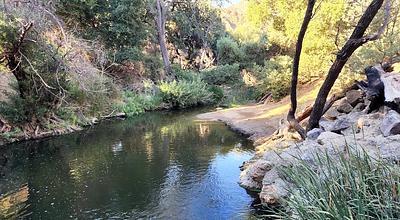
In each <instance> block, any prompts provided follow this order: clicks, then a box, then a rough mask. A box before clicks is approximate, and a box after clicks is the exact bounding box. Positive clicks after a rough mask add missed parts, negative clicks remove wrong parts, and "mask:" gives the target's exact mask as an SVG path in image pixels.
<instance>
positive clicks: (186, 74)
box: [173, 66, 200, 81]
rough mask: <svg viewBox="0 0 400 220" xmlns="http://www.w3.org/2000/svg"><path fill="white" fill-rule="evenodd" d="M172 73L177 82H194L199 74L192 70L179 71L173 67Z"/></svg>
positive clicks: (178, 68) (176, 67)
mask: <svg viewBox="0 0 400 220" xmlns="http://www.w3.org/2000/svg"><path fill="white" fill-rule="evenodd" d="M173 71H174V73H175V76H176V78H177V79H178V81H179V80H186V81H195V80H199V79H200V74H199V73H198V72H195V71H193V70H187V69H181V68H180V67H178V66H173Z"/></svg>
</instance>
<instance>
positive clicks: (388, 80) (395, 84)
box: [381, 73, 400, 102]
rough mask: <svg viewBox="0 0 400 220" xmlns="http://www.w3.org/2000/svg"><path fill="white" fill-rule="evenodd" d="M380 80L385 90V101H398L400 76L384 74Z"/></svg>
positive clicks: (399, 97)
mask: <svg viewBox="0 0 400 220" xmlns="http://www.w3.org/2000/svg"><path fill="white" fill-rule="evenodd" d="M381 80H382V82H383V85H384V90H385V93H384V94H385V101H386V102H395V101H396V100H399V99H400V74H399V73H385V74H382V76H381Z"/></svg>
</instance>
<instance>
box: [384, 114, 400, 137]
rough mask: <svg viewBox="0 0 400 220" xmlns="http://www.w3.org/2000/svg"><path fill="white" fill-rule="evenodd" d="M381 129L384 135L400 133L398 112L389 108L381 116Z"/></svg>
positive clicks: (399, 115)
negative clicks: (382, 116)
mask: <svg viewBox="0 0 400 220" xmlns="http://www.w3.org/2000/svg"><path fill="white" fill-rule="evenodd" d="M381 131H382V134H383V136H385V137H388V136H391V135H397V134H400V114H399V113H397V112H396V111H393V110H390V111H389V112H388V113H387V114H386V115H385V117H384V118H383V121H382V125H381Z"/></svg>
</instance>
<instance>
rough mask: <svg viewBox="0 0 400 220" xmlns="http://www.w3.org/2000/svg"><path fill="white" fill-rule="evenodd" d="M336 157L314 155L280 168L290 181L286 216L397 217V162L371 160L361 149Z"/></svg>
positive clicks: (399, 212) (399, 180) (399, 182)
mask: <svg viewBox="0 0 400 220" xmlns="http://www.w3.org/2000/svg"><path fill="white" fill-rule="evenodd" d="M349 152H350V153H343V154H341V155H340V157H339V159H332V158H331V157H330V156H328V155H324V156H323V157H322V156H321V157H320V156H317V158H318V160H317V162H316V164H315V166H314V165H313V166H311V165H310V164H307V163H306V162H300V163H299V164H297V165H295V166H292V167H286V168H284V169H283V170H282V172H283V174H284V176H285V177H286V178H287V180H288V181H289V182H290V183H292V184H293V186H294V187H293V189H295V190H293V191H292V192H291V196H290V197H289V198H288V199H287V205H288V207H289V209H290V211H289V212H287V213H286V214H284V215H283V217H284V218H290V219H293V218H294V219H321V220H322V219H360V220H361V219H399V218H400V202H399V195H400V175H399V166H398V165H396V164H390V163H389V162H386V161H383V160H375V159H373V158H371V157H370V156H368V155H367V154H366V153H365V152H359V151H356V152H351V151H349Z"/></svg>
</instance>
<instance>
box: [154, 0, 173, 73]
mask: <svg viewBox="0 0 400 220" xmlns="http://www.w3.org/2000/svg"><path fill="white" fill-rule="evenodd" d="M156 8H157V16H156V18H155V20H156V25H157V33H158V42H159V44H160V50H161V55H162V59H163V63H164V71H165V74H166V75H167V76H168V77H169V76H172V78H175V77H174V76H173V75H172V74H173V73H172V71H171V63H170V61H169V56H168V50H167V45H166V40H165V21H166V14H165V6H164V3H163V2H162V0H157V1H156Z"/></svg>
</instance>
